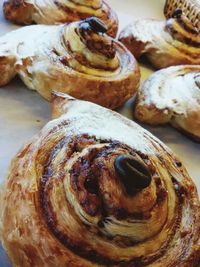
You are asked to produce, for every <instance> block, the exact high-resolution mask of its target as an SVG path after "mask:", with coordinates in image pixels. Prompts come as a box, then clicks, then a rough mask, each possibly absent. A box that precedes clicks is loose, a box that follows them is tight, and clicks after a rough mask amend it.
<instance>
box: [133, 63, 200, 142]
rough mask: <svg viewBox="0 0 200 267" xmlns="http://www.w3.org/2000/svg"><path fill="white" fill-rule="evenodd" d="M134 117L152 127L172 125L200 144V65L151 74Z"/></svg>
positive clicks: (139, 98)
mask: <svg viewBox="0 0 200 267" xmlns="http://www.w3.org/2000/svg"><path fill="white" fill-rule="evenodd" d="M134 116H135V118H136V119H137V120H139V121H141V122H144V123H148V124H152V125H159V124H166V123H170V124H171V125H172V126H173V127H175V128H177V129H179V130H180V131H182V132H184V133H185V134H187V135H188V136H189V137H190V138H192V139H193V140H195V141H197V142H200V65H183V66H175V67H169V68H166V69H163V70H160V71H157V72H156V73H154V74H153V75H151V76H150V77H149V78H148V79H147V80H146V81H145V82H144V83H143V85H142V86H141V88H140V90H139V92H138V96H137V103H136V107H135V110H134Z"/></svg>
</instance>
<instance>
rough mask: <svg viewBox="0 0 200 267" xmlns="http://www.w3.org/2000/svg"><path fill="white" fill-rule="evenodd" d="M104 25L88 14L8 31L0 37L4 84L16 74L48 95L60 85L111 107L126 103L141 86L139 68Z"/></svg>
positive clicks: (32, 87) (84, 97) (61, 88)
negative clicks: (56, 23) (79, 18)
mask: <svg viewBox="0 0 200 267" xmlns="http://www.w3.org/2000/svg"><path fill="white" fill-rule="evenodd" d="M106 30H107V28H106V26H105V24H103V23H102V22H101V21H100V20H98V19H97V18H89V19H86V20H84V21H79V22H74V23H71V24H69V25H59V26H45V25H36V26H27V27H24V28H21V29H18V30H16V31H13V32H10V33H8V34H6V35H5V36H3V37H1V38H0V63H1V65H0V75H1V77H2V80H1V81H0V86H3V85H6V84H7V83H8V82H9V81H10V80H11V79H12V78H13V77H14V76H15V75H16V74H18V75H19V76H20V78H21V79H22V80H23V81H24V83H25V84H26V86H27V87H28V88H30V89H33V90H37V91H38V92H39V93H40V94H41V95H42V96H43V97H45V98H46V99H50V97H51V91H52V90H58V91H62V92H65V93H68V94H70V95H72V96H74V97H76V98H79V99H84V100H89V101H92V102H95V103H98V104H100V105H103V106H106V107H109V108H116V107H118V106H120V105H122V104H123V103H124V102H125V101H126V100H127V99H129V98H130V97H132V96H133V95H134V94H135V92H136V90H137V88H138V86H139V81H140V72H139V67H138V64H137V62H136V60H135V58H134V57H133V56H132V54H131V53H130V52H129V51H128V50H127V49H126V48H125V46H124V45H123V44H121V43H120V42H118V41H115V40H114V39H112V38H111V37H109V36H108V35H106V33H105V32H106Z"/></svg>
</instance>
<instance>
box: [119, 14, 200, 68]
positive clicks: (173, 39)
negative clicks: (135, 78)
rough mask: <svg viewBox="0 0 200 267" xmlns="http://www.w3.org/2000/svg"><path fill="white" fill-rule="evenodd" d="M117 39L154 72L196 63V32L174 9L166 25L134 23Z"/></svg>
mask: <svg viewBox="0 0 200 267" xmlns="http://www.w3.org/2000/svg"><path fill="white" fill-rule="evenodd" d="M119 40H120V41H121V42H122V43H124V44H125V45H126V46H127V48H129V49H130V51H131V52H132V53H133V54H134V56H135V57H136V58H139V57H140V56H141V55H145V56H146V57H147V58H148V60H149V61H150V63H151V64H152V65H153V66H154V67H155V68H157V69H160V68H165V67H169V66H173V65H182V64H195V65H196V64H200V32H199V29H198V28H196V27H195V26H194V25H193V24H192V23H191V21H189V19H187V17H185V15H184V14H182V11H181V10H180V9H179V10H176V11H175V12H174V14H173V18H170V19H168V20H167V21H166V22H164V21H158V20H152V19H143V20H141V19H140V20H135V21H134V22H133V23H132V24H130V25H128V26H127V27H126V28H125V29H124V30H123V31H122V32H121V34H120V37H119Z"/></svg>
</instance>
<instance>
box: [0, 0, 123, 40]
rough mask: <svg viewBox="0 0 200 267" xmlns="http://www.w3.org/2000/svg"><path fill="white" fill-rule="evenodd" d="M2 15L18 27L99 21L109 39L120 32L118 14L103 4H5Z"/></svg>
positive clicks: (12, 0) (82, 0) (31, 0)
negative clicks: (19, 25)
mask: <svg viewBox="0 0 200 267" xmlns="http://www.w3.org/2000/svg"><path fill="white" fill-rule="evenodd" d="M3 11H4V15H5V17H6V19H8V20H10V21H12V22H14V23H16V24H26V25H27V24H32V23H37V24H62V23H66V22H67V23H69V22H73V21H79V20H83V19H86V18H89V17H97V18H99V19H101V20H102V21H103V22H104V23H105V24H106V25H107V27H108V34H109V35H110V36H112V37H115V36H116V34H117V31H118V18H117V14H116V13H115V11H114V10H113V9H111V7H110V6H109V5H108V3H107V2H106V1H104V0H64V1H63V0H6V1H5V2H4V5H3Z"/></svg>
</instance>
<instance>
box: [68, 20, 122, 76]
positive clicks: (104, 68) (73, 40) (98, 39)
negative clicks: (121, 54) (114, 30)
mask: <svg viewBox="0 0 200 267" xmlns="http://www.w3.org/2000/svg"><path fill="white" fill-rule="evenodd" d="M96 20H97V19H96ZM64 43H65V46H66V48H67V50H68V53H69V56H68V57H67V64H68V65H69V66H70V67H71V68H73V69H75V70H77V71H80V72H83V73H87V74H93V75H97V76H106V75H108V76H110V75H114V74H115V73H116V71H118V69H119V66H120V63H119V59H118V56H117V53H116V48H115V44H114V41H113V39H112V38H110V37H109V36H107V35H106V34H104V33H101V32H98V28H97V31H95V29H94V27H91V23H90V22H89V21H87V20H86V21H81V22H78V23H77V22H76V23H72V24H70V25H69V26H68V27H66V31H65V33H64Z"/></svg>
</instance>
